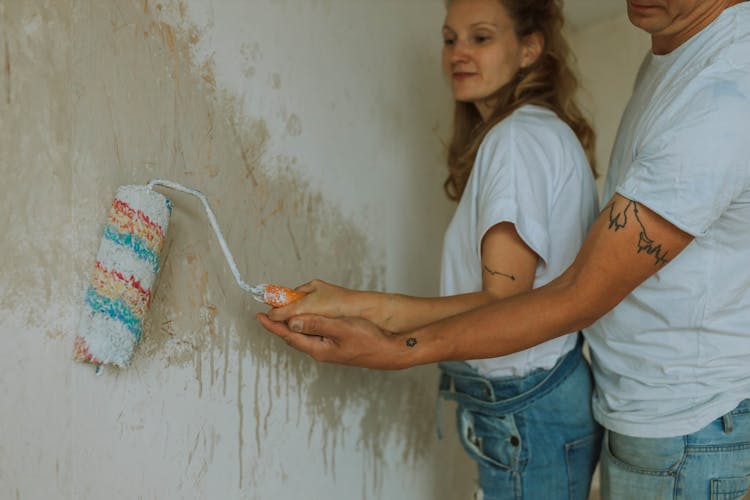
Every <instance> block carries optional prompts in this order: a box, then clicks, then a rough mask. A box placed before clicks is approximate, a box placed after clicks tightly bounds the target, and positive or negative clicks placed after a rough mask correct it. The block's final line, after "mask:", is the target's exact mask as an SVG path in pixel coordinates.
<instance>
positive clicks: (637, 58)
mask: <svg viewBox="0 0 750 500" xmlns="http://www.w3.org/2000/svg"><path fill="white" fill-rule="evenodd" d="M623 10H624V8H623ZM569 39H570V44H571V47H572V49H573V52H574V53H575V55H576V58H577V60H578V69H579V73H580V75H581V84H582V86H583V90H582V92H581V94H580V97H581V102H582V103H583V105H584V107H585V108H586V110H587V111H588V113H589V116H590V117H591V119H592V122H593V124H594V128H595V130H596V133H597V138H596V139H597V143H596V161H597V171H598V172H599V179H598V180H597V187H598V188H599V192H600V194H601V192H602V189H603V186H604V179H605V177H606V173H607V167H608V163H609V155H610V152H611V151H612V146H613V145H614V140H615V135H616V134H617V127H618V125H619V124H620V116H622V112H623V111H624V110H625V105H626V104H627V102H628V99H629V98H630V95H631V94H632V91H633V84H634V83H635V76H636V73H637V72H638V68H639V67H640V65H641V62H642V61H643V58H644V57H645V55H646V54H647V53H648V51H649V50H650V48H651V39H650V37H649V36H648V34H647V33H645V32H643V31H642V30H639V29H638V28H635V27H634V26H633V25H632V24H630V21H629V20H628V16H627V14H625V13H624V12H623V14H621V15H619V16H616V17H613V18H611V19H607V20H605V21H601V22H598V23H595V24H592V25H590V26H586V27H585V28H581V29H578V30H575V31H573V32H571V33H570V34H569ZM601 201H606V200H601Z"/></svg>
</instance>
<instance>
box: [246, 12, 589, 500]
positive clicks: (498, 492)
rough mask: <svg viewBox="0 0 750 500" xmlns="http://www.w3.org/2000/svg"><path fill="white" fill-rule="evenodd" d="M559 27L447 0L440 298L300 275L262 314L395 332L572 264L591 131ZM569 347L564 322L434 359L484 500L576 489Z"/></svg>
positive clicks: (544, 19)
mask: <svg viewBox="0 0 750 500" xmlns="http://www.w3.org/2000/svg"><path fill="white" fill-rule="evenodd" d="M561 27H562V14H561V7H560V4H559V2H558V1H555V0H452V1H449V2H448V11H447V16H446V19H445V25H444V26H443V40H444V47H443V70H444V71H445V74H446V75H447V77H448V78H449V80H450V83H451V89H452V92H453V96H454V98H455V100H456V110H455V118H454V135H453V139H452V142H451V145H450V150H449V155H448V167H449V175H448V178H447V180H446V182H445V191H446V193H447V195H448V196H449V197H450V198H451V199H453V200H456V201H459V204H458V207H457V209H456V212H455V214H454V217H453V220H452V221H451V223H450V225H449V227H448V229H447V231H446V234H445V239H444V247H443V259H442V283H441V289H442V290H441V295H442V296H441V297H439V298H419V297H409V296H404V295H396V294H384V293H376V292H357V291H353V290H347V289H344V288H340V287H335V286H333V285H329V284H326V283H323V282H320V281H313V282H311V283H308V284H306V285H303V286H302V287H300V288H299V290H301V291H304V292H307V293H308V295H307V296H306V297H305V298H304V299H302V300H300V301H298V302H296V303H294V304H292V305H291V306H287V307H285V308H282V309H278V310H274V311H272V312H271V313H269V316H270V318H271V319H272V320H274V321H286V320H287V319H289V318H291V317H292V316H295V315H297V314H301V313H316V314H320V315H326V316H334V317H339V316H359V317H362V318H365V319H367V320H369V321H372V322H374V323H376V324H378V325H379V326H380V327H381V328H383V329H385V330H388V331H392V332H399V331H406V330H410V329H412V328H415V327H418V326H421V325H425V324H428V323H431V322H433V321H436V320H439V319H442V318H446V317H448V316H452V315H454V314H458V313H461V312H464V311H467V310H470V309H473V308H476V307H478V306H480V305H483V304H485V303H488V302H490V301H492V300H494V299H497V298H504V297H509V296H511V295H516V294H520V293H523V292H526V291H529V290H531V289H532V288H537V287H539V286H542V285H544V284H546V283H548V282H550V281H551V280H552V279H554V278H556V277H557V276H558V275H559V274H561V273H562V271H564V270H565V269H566V267H567V266H568V265H570V263H571V262H572V261H573V258H574V257H575V255H576V254H577V252H578V250H579V247H580V245H581V243H582V241H583V238H584V236H585V235H586V232H587V230H588V228H589V226H590V224H591V223H592V222H593V220H594V218H595V217H596V215H597V200H596V192H595V189H594V183H593V178H594V176H593V168H591V167H589V162H588V161H587V154H588V156H589V158H591V157H592V156H593V132H592V130H591V127H590V126H589V124H588V123H587V122H586V120H585V119H584V118H583V117H582V115H581V113H580V111H579V109H578V107H577V105H576V104H575V102H574V99H573V94H574V92H575V90H576V87H577V81H576V79H575V77H574V76H573V74H572V72H571V70H570V69H569V67H568V65H567V59H568V47H567V44H566V43H565V41H564V39H563V37H562V34H561ZM259 319H260V320H261V322H262V323H263V324H264V326H266V327H267V328H269V329H273V328H274V325H273V324H272V323H271V322H269V321H268V319H267V318H265V317H264V316H262V315H261V316H260V318H259ZM321 341H325V339H323V338H321ZM581 343H582V340H581V335H580V333H577V332H571V333H570V334H568V335H565V336H562V337H559V338H556V339H554V340H551V341H548V342H545V343H543V344H540V345H537V346H535V347H532V348H530V349H527V350H525V351H522V352H519V353H515V354H511V355H507V356H502V357H499V358H489V359H475V360H468V361H466V362H448V363H441V364H440V369H441V372H442V374H441V383H440V395H441V397H444V398H447V399H453V400H455V401H457V403H458V408H457V421H458V431H459V435H460V439H461V442H462V444H463V445H464V447H465V449H466V450H467V452H468V453H469V455H470V456H471V457H472V458H473V459H474V460H475V461H476V462H477V464H478V468H479V487H480V490H481V491H482V495H483V498H484V499H485V500H490V499H505V498H528V499H538V498H580V499H585V498H587V496H588V491H589V484H590V480H591V475H592V473H593V470H594V467H595V464H596V460H597V457H598V454H599V444H600V439H601V430H600V428H599V427H598V425H597V424H596V423H595V422H594V420H593V417H592V415H591V408H590V398H591V391H592V380H591V374H590V370H589V367H588V365H587V363H586V362H585V360H583V358H582V355H581ZM353 364H356V360H355V361H354V362H353Z"/></svg>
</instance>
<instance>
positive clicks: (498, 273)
mask: <svg viewBox="0 0 750 500" xmlns="http://www.w3.org/2000/svg"><path fill="white" fill-rule="evenodd" d="M484 270H485V271H487V272H488V273H490V274H491V275H492V276H503V277H505V278H508V279H509V280H511V281H516V277H515V276H513V275H512V274H505V273H501V272H500V271H493V270H492V269H490V268H489V267H487V265H486V264H485V266H484Z"/></svg>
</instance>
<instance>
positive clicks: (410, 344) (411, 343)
mask: <svg viewBox="0 0 750 500" xmlns="http://www.w3.org/2000/svg"><path fill="white" fill-rule="evenodd" d="M406 345H407V346H408V347H414V346H415V345H417V339H415V338H414V337H409V338H408V339H406Z"/></svg>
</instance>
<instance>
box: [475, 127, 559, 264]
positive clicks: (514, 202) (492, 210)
mask: <svg viewBox="0 0 750 500" xmlns="http://www.w3.org/2000/svg"><path fill="white" fill-rule="evenodd" d="M508 121H509V123H507V124H506V123H503V124H502V126H501V128H500V129H499V130H498V129H493V130H492V131H490V133H489V134H488V135H487V137H485V139H484V141H483V143H482V145H481V147H480V148H479V151H478V153H477V158H476V161H475V164H474V169H475V172H476V173H477V174H478V179H477V182H478V187H477V199H476V210H477V217H476V221H477V232H476V234H477V241H476V248H477V252H478V255H479V256H480V258H481V251H482V239H483V238H484V235H485V234H486V233H487V231H488V230H489V229H490V228H492V227H493V226H494V225H496V224H499V223H501V222H510V223H512V224H513V225H514V226H515V228H516V231H517V232H518V235H519V236H520V237H521V239H522V240H523V241H524V242H525V243H526V244H527V245H528V246H529V247H530V248H531V249H532V250H533V251H534V252H535V253H536V254H537V255H538V256H539V258H540V259H542V260H543V261H544V262H545V263H548V262H549V255H550V238H549V230H548V228H549V213H548V211H549V210H548V207H549V206H550V203H551V201H550V200H549V198H550V195H549V193H548V191H549V189H548V185H549V179H548V175H545V172H546V171H548V169H547V163H548V162H549V158H548V155H547V154H546V153H545V149H544V145H543V143H544V142H545V141H544V139H543V138H541V137H539V134H537V133H535V132H534V130H533V129H532V130H529V129H528V128H526V127H524V126H523V124H517V123H514V122H513V121H512V120H508Z"/></svg>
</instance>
